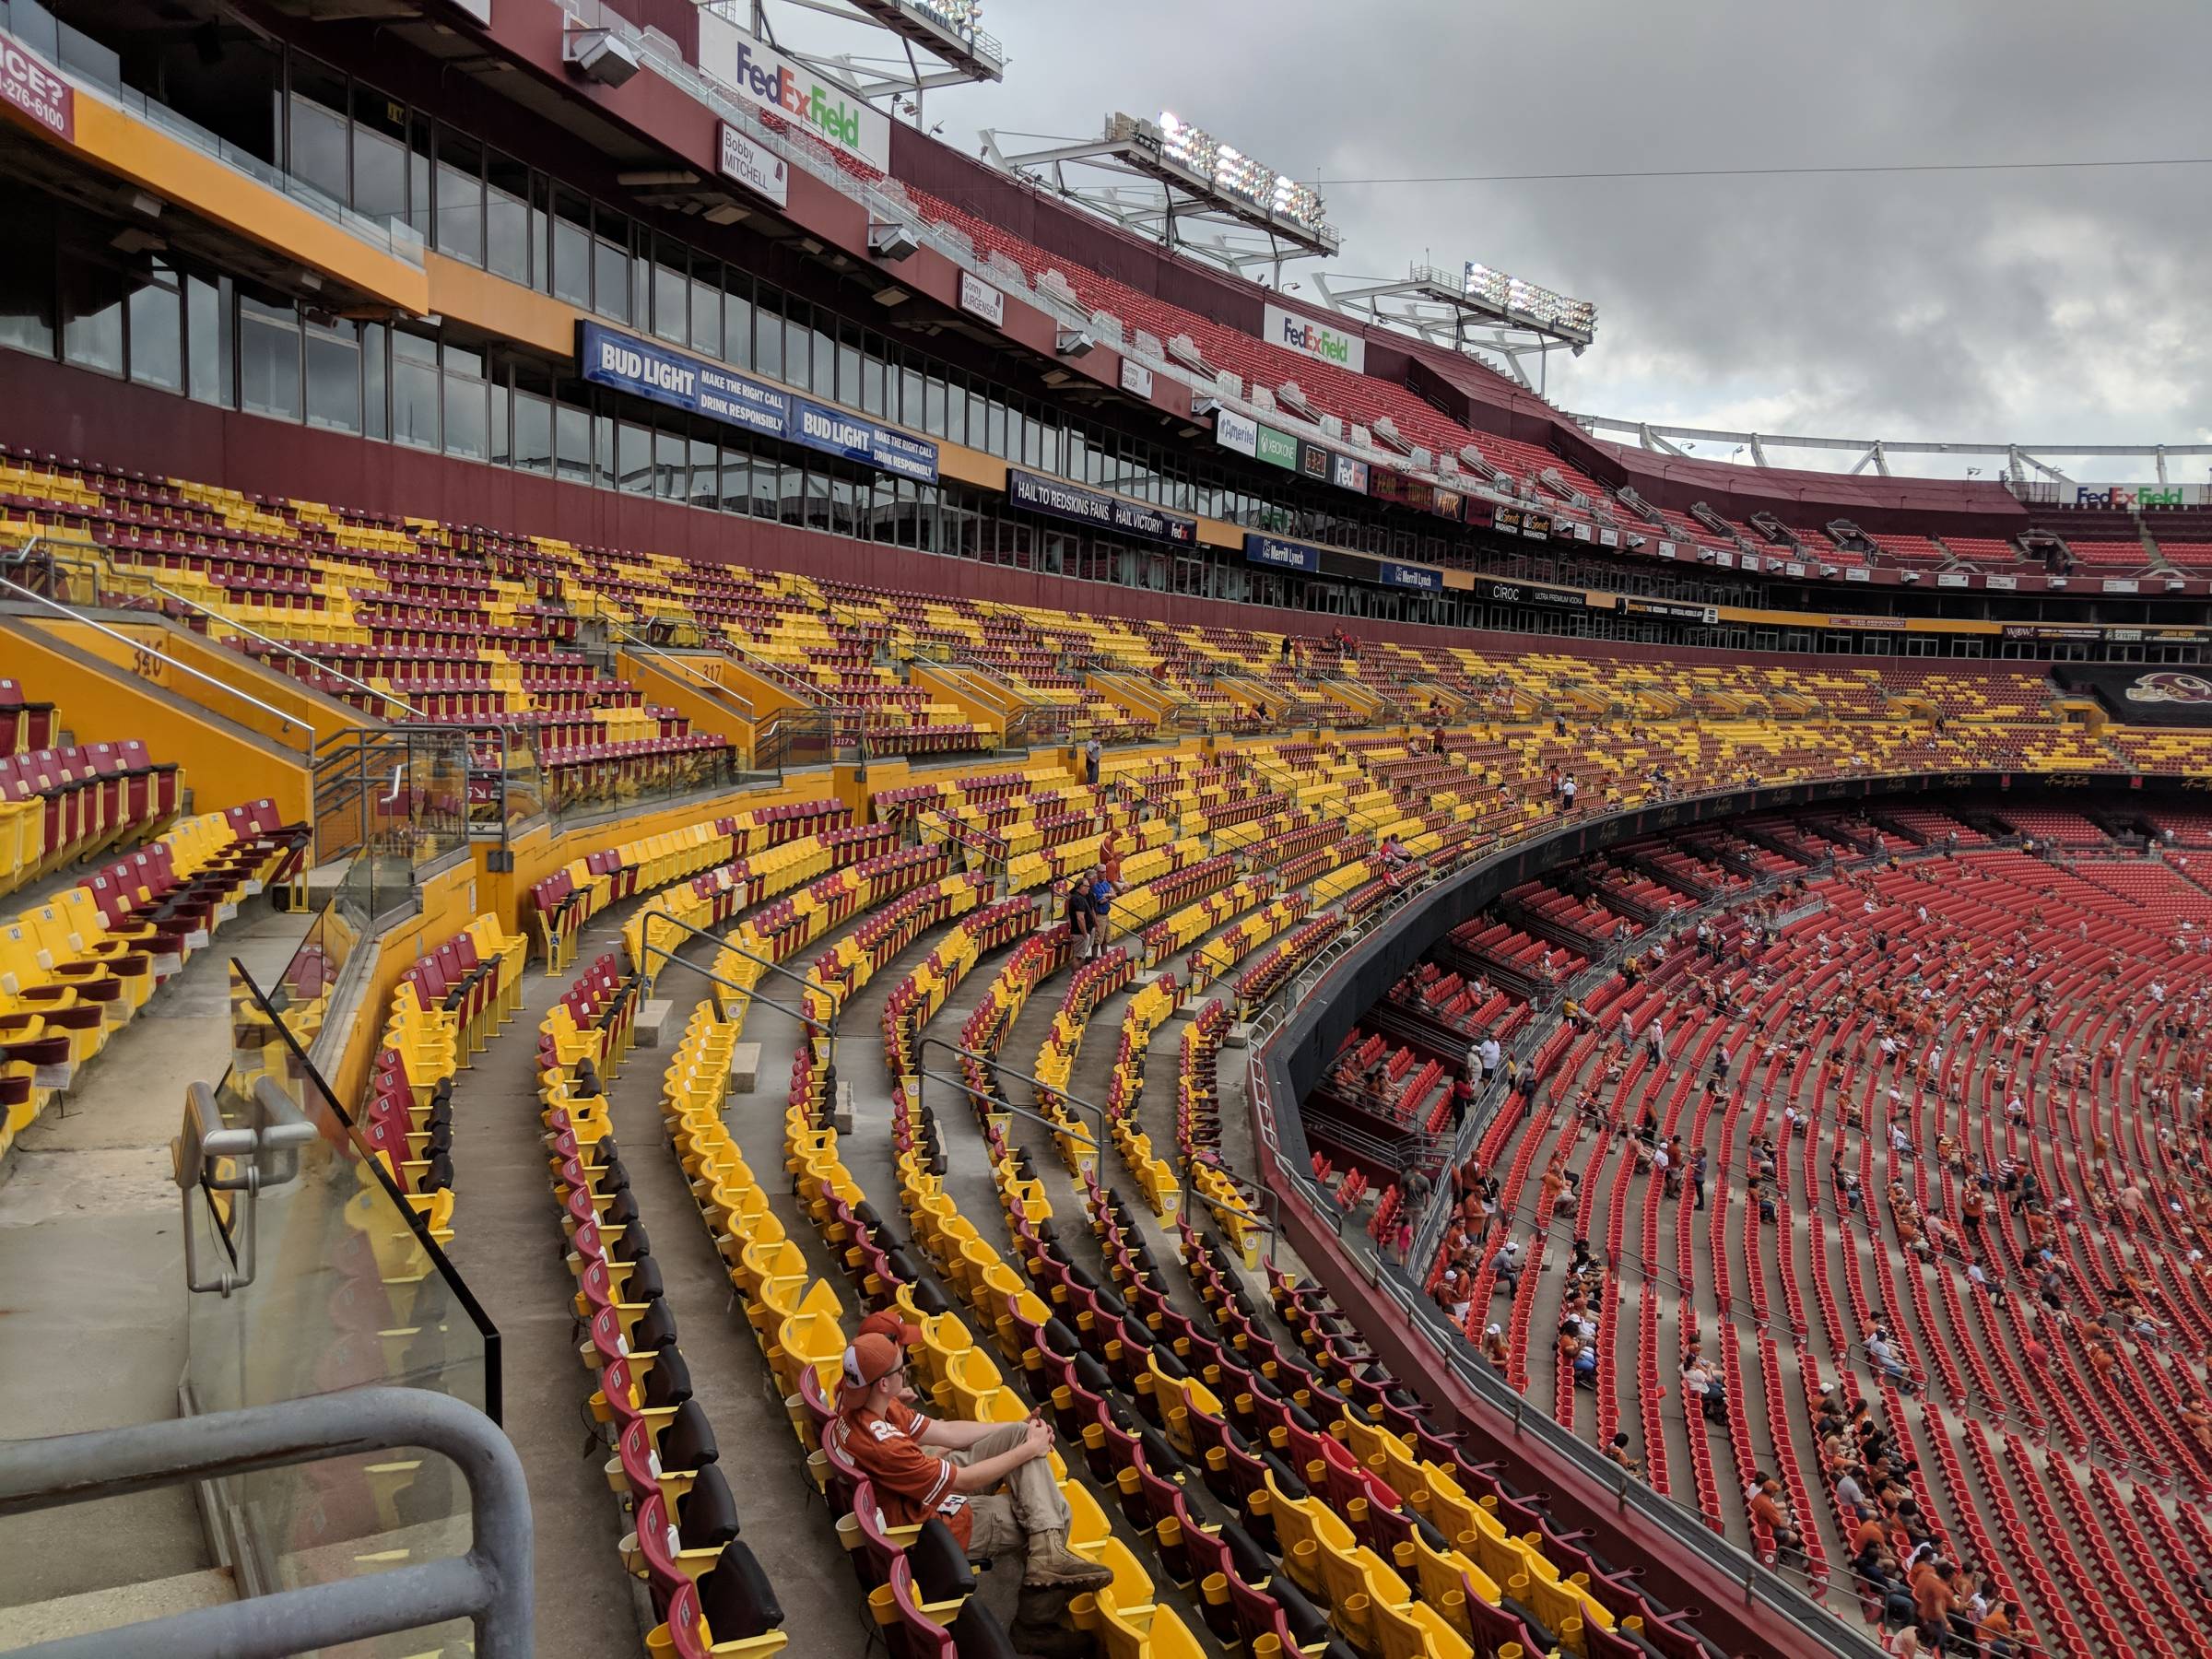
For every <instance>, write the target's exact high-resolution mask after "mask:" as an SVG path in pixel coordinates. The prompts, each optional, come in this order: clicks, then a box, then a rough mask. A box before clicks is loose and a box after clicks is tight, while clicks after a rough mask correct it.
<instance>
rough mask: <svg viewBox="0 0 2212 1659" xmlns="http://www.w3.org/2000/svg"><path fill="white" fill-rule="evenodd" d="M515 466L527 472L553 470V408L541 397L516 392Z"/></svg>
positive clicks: (519, 391) (522, 391)
mask: <svg viewBox="0 0 2212 1659" xmlns="http://www.w3.org/2000/svg"><path fill="white" fill-rule="evenodd" d="M513 453H514V464H515V465H517V466H519V467H521V468H522V469H523V470H524V472H534V473H548V472H551V471H552V470H553V406H552V404H551V403H549V402H547V399H546V398H545V397H544V396H543V395H541V394H538V393H535V392H525V391H524V390H523V389H522V388H521V387H520V386H517V387H516V388H515V392H514V452H513Z"/></svg>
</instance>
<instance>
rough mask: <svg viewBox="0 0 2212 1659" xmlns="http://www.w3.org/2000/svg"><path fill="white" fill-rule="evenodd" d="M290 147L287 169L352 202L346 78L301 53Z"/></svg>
mask: <svg viewBox="0 0 2212 1659" xmlns="http://www.w3.org/2000/svg"><path fill="white" fill-rule="evenodd" d="M291 118H292V122H291V125H292V130H291V135H290V140H291V141H290V147H289V148H288V150H287V151H286V154H285V171H288V172H289V173H290V174H291V175H292V177H293V178H295V179H298V180H300V182H302V183H304V184H307V185H309V186H311V187H312V188H313V189H315V190H317V191H320V192H321V193H322V194H324V195H326V196H328V197H329V198H330V199H331V200H332V201H334V202H341V203H343V202H350V201H352V199H353V196H352V193H351V192H350V190H349V189H348V188H347V164H346V147H347V136H346V135H347V126H348V123H347V119H346V77H345V76H342V75H338V74H335V73H334V72H333V71H330V70H327V69H324V67H323V66H322V65H319V64H316V63H313V62H312V61H310V60H309V59H307V58H303V57H300V56H299V55H297V54H295V55H294V56H293V58H292V103H291Z"/></svg>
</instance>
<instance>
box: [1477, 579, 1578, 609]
mask: <svg viewBox="0 0 2212 1659" xmlns="http://www.w3.org/2000/svg"><path fill="white" fill-rule="evenodd" d="M1475 592H1476V593H1477V594H1478V595H1479V596H1480V597H1482V598H1485V599H1489V600H1493V601H1495V602H1496V603H1498V604H1500V605H1541V606H1548V607H1550V608H1551V609H1554V610H1585V609H1587V608H1588V607H1589V602H1590V600H1589V595H1588V594H1585V593H1583V591H1582V590H1581V589H1580V588H1555V587H1540V586H1538V585H1536V584H1535V583H1534V582H1497V581H1493V580H1491V579H1490V578H1488V577H1477V578H1476V581H1475Z"/></svg>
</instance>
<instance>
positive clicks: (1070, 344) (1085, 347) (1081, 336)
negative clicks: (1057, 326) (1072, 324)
mask: <svg viewBox="0 0 2212 1659" xmlns="http://www.w3.org/2000/svg"><path fill="white" fill-rule="evenodd" d="M1098 343H1099V337H1098V335H1094V334H1092V333H1091V332H1090V330H1089V329H1088V328H1064V329H1062V330H1061V331H1060V335H1059V337H1058V339H1057V340H1055V341H1054V342H1053V344H1054V347H1056V348H1057V350H1058V351H1059V353H1060V355H1061V356H1062V357H1065V358H1079V357H1088V356H1089V355H1090V352H1091V348H1092V347H1095V346H1096V345H1098Z"/></svg>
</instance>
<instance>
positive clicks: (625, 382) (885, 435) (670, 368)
mask: <svg viewBox="0 0 2212 1659" xmlns="http://www.w3.org/2000/svg"><path fill="white" fill-rule="evenodd" d="M576 361H577V364H578V365H579V368H580V369H581V371H582V376H583V378H584V379H585V380H587V381H590V382H593V383H594V384H595V385H601V386H612V387H614V388H615V389H616V390H617V391H619V392H629V393H631V394H634V395H636V396H639V397H649V398H651V399H652V400H653V402H654V403H659V404H666V405H667V406H669V407H670V408H672V409H683V410H686V411H688V412H689V413H690V414H693V415H704V416H707V417H709V418H712V419H715V420H720V421H723V422H725V423H726V424H728V425H730V426H734V427H741V428H743V429H745V430H747V431H748V432H759V433H760V434H761V435H762V436H764V437H769V438H782V439H786V440H788V441H791V442H793V443H803V444H805V445H806V447H807V448H809V449H818V450H821V451H823V452H824V453H829V454H832V455H842V456H844V457H845V458H846V459H848V460H852V461H865V462H866V463H867V464H868V465H871V466H874V467H877V468H879V469H880V470H882V471H884V472H888V473H897V474H898V475H899V476H900V477H903V478H919V479H920V480H922V481H923V482H924V483H925V484H934V483H935V482H936V478H937V446H936V445H935V443H932V442H931V441H929V440H928V439H926V438H912V437H909V436H908V435H907V434H906V433H904V432H901V431H898V430H896V429H893V428H890V427H887V426H885V425H883V424H882V423H881V422H879V421H874V420H867V419H864V418H862V417H860V416H857V415H847V414H845V413H844V412H843V411H842V410H839V409H832V408H829V407H827V406H824V405H821V404H818V403H814V402H812V401H810V400H808V399H806V398H803V397H794V396H793V395H792V394H790V393H788V392H786V391H784V390H783V389H782V387H780V386H771V385H766V384H764V383H762V382H759V381H755V380H748V379H747V378H746V377H745V376H744V375H742V374H735V373H733V372H732V371H729V370H727V369H725V368H724V367H723V366H722V365H721V364H720V363H711V362H709V361H707V360H706V359H704V358H696V357H693V356H692V355H691V354H690V353H689V352H687V351H676V350H672V349H670V348H669V347H665V346H662V345H657V344H655V343H654V342H653V341H651V340H641V339H639V338H638V337H637V336H636V335H626V334H620V333H618V332H617V331H616V330H614V329H611V328H606V327H603V326H601V325H600V324H596V323H579V324H577V325H576Z"/></svg>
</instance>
